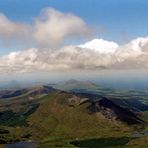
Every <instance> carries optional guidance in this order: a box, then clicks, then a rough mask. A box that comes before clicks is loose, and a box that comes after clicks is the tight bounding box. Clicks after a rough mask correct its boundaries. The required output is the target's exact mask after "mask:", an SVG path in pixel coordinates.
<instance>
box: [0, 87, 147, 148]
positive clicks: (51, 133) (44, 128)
mask: <svg viewBox="0 0 148 148" xmlns="http://www.w3.org/2000/svg"><path fill="white" fill-rule="evenodd" d="M26 90H27V93H26V92H25V95H24V96H23V95H21V96H19V97H16V98H12V99H2V100H1V104H0V132H1V133H0V143H3V144H5V143H12V142H16V141H30V140H31V141H36V142H37V144H38V145H39V147H72V146H73V145H72V143H73V142H72V141H73V140H79V139H91V138H99V139H100V138H103V139H104V140H105V143H106V142H108V140H107V139H106V138H111V139H112V138H113V139H114V138H115V139H116V138H117V137H120V140H121V144H122V140H125V139H127V141H126V143H128V142H130V140H131V137H127V135H128V136H129V135H131V134H132V132H133V128H134V126H135V127H136V126H137V128H139V129H143V130H144V129H145V122H144V121H143V120H141V119H140V118H139V117H138V116H137V115H136V114H135V113H134V112H133V111H130V110H129V109H125V108H123V107H121V106H119V105H117V104H116V103H114V102H112V101H111V100H110V99H108V98H104V97H102V96H98V95H93V94H86V93H73V92H66V91H60V90H56V89H55V88H52V87H49V86H38V87H33V88H28V89H26ZM42 94H46V95H42ZM38 95H39V96H40V97H39V98H38ZM32 96H33V97H34V98H33V99H32ZM30 97H31V98H30ZM4 130H5V131H4ZM4 132H5V133H4ZM125 137H126V138H125ZM101 141H102V140H101ZM123 144H124V143H123ZM111 146H112V144H111V145H110V147H111Z"/></svg>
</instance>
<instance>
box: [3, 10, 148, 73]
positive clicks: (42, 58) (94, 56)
mask: <svg viewBox="0 0 148 148" xmlns="http://www.w3.org/2000/svg"><path fill="white" fill-rule="evenodd" d="M89 34H90V28H89V27H88V26H87V24H86V23H85V22H84V21H83V20H82V19H81V18H80V17H78V16H75V15H74V14H71V13H62V12H60V11H57V10H55V9H53V8H47V9H44V10H43V11H42V13H41V15H40V16H38V17H36V18H35V19H34V21H33V22H32V24H25V23H20V22H14V21H11V20H9V19H8V18H7V17H6V16H5V15H3V14H0V45H1V46H3V45H6V46H7V45H8V44H10V45H11V44H12V45H13V44H14V45H17V44H22V43H23V45H26V44H31V47H34V48H28V49H26V50H20V51H14V52H11V53H9V54H7V55H4V56H1V57H0V73H28V72H40V71H41V72H42V71H46V72H55V71H57V72H62V71H63V72H65V71H66V70H67V71H77V70H78V71H80V70H87V71H89V70H90V71H92V70H100V69H148V37H143V38H137V39H134V40H132V41H130V42H129V43H126V44H124V45H119V44H118V43H115V42H113V41H107V40H104V39H93V40H92V41H89V42H87V43H84V44H81V45H68V46H64V47H60V46H59V45H60V44H62V43H63V42H64V41H66V40H70V39H73V38H79V37H86V36H88V35H89Z"/></svg>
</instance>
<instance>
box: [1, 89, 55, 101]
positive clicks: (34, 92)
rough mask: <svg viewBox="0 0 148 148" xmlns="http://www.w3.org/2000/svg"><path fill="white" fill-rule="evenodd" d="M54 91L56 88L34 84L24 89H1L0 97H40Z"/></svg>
mask: <svg viewBox="0 0 148 148" xmlns="http://www.w3.org/2000/svg"><path fill="white" fill-rule="evenodd" d="M53 91H54V89H53V88H52V87H49V86H34V87H30V88H24V89H11V90H1V91H0V99H10V98H11V99H12V98H16V97H22V96H29V97H37V96H38V97H39V96H42V95H45V94H48V93H50V92H53Z"/></svg>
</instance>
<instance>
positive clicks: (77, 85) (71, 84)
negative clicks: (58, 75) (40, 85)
mask: <svg viewBox="0 0 148 148" xmlns="http://www.w3.org/2000/svg"><path fill="white" fill-rule="evenodd" d="M52 87H54V88H55V89H60V90H64V91H77V90H79V91H80V90H81V91H83V90H88V91H89V90H94V91H95V90H98V89H101V88H102V86H99V85H96V84H94V83H92V82H90V81H77V80H69V81H66V82H60V83H57V84H55V85H52Z"/></svg>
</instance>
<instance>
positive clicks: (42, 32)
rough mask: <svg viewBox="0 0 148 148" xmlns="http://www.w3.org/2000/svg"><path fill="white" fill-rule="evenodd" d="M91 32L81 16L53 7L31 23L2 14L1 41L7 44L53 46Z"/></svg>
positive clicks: (0, 20)
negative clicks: (14, 19)
mask: <svg viewBox="0 0 148 148" xmlns="http://www.w3.org/2000/svg"><path fill="white" fill-rule="evenodd" d="M89 33H90V29H89V28H88V26H87V25H86V23H85V22H84V21H83V20H82V19H81V18H80V17H78V16H75V15H74V14H71V13H62V12H60V11H57V10H55V9H53V8H47V9H45V10H44V11H43V12H42V13H41V15H40V16H39V17H36V18H35V19H34V22H32V23H31V24H25V23H20V22H14V21H11V20H9V19H8V18H7V17H6V16H5V15H3V14H0V43H1V44H3V45H5V46H8V44H10V45H12V44H15V45H16V43H17V44H19V43H21V44H22V43H24V45H28V44H31V45H34V46H35V45H40V46H44V47H51V46H55V45H57V44H60V43H62V42H63V41H64V40H66V39H69V38H73V37H85V36H87V35H88V34H89Z"/></svg>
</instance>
